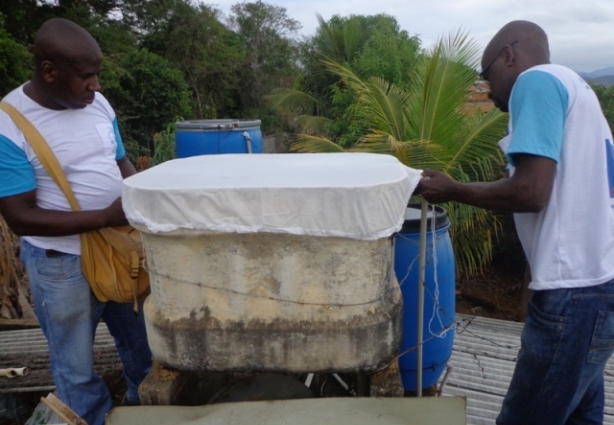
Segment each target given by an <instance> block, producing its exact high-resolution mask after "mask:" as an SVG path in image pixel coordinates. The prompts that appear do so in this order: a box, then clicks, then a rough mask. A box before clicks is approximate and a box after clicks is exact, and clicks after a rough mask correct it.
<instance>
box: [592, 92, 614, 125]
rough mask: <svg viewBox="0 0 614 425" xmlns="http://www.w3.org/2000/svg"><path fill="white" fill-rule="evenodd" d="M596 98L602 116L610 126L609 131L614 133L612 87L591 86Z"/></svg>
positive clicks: (613, 97)
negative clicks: (601, 110) (599, 104)
mask: <svg viewBox="0 0 614 425" xmlns="http://www.w3.org/2000/svg"><path fill="white" fill-rule="evenodd" d="M593 89H594V90H595V94H596V95H597V98H599V102H600V103H601V108H602V109H603V114H604V115H605V118H606V119H607V120H608V123H609V124H610V129H612V131H614V85H613V86H610V87H604V86H602V85H598V86H593Z"/></svg>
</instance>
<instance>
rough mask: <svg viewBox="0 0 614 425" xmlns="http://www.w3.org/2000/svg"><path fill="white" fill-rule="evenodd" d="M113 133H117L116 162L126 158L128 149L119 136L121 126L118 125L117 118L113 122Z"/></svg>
mask: <svg viewBox="0 0 614 425" xmlns="http://www.w3.org/2000/svg"><path fill="white" fill-rule="evenodd" d="M113 131H114V132H115V141H116V142H117V151H116V152H115V160H116V161H119V160H120V159H122V158H123V157H125V156H126V148H124V142H123V141H122V136H121V135H120V134H119V126H118V125H117V117H115V119H114V120H113Z"/></svg>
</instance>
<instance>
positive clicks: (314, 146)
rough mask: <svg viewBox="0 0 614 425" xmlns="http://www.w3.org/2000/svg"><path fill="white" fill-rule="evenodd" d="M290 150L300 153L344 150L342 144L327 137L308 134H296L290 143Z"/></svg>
mask: <svg viewBox="0 0 614 425" xmlns="http://www.w3.org/2000/svg"><path fill="white" fill-rule="evenodd" d="M290 150H291V151H293V152H299V153H315V152H343V151H344V149H343V148H342V147H341V146H339V145H338V144H336V143H335V142H333V141H331V140H329V139H327V138H325V137H317V136H311V135H308V134H297V135H295V136H294V138H293V140H292V142H291V144H290Z"/></svg>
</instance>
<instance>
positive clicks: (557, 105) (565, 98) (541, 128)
mask: <svg viewBox="0 0 614 425" xmlns="http://www.w3.org/2000/svg"><path fill="white" fill-rule="evenodd" d="M568 103H569V93H568V92H567V89H566V88H565V86H564V85H563V83H562V82H561V81H560V80H559V79H558V78H556V77H555V76H554V75H552V74H550V73H548V72H544V71H540V70H534V71H528V72H526V73H524V74H522V75H521V76H520V77H518V79H517V80H516V83H515V84H514V90H513V92H512V98H511V110H510V116H511V124H512V140H511V142H510V146H509V149H508V151H507V158H508V161H510V163H511V164H512V165H514V155H515V154H530V155H537V156H543V157H546V158H550V159H553V160H554V161H556V162H558V161H559V159H560V156H561V149H562V146H563V129H564V127H565V118H566V115H567V105H568Z"/></svg>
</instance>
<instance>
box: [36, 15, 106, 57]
mask: <svg viewBox="0 0 614 425" xmlns="http://www.w3.org/2000/svg"><path fill="white" fill-rule="evenodd" d="M101 57H102V53H101V51H100V48H99V47H98V43H96V40H94V37H92V36H91V35H90V33H89V32H87V31H86V30H85V29H84V28H83V27H81V26H79V25H77V24H75V23H74V22H72V21H69V20H67V19H61V18H53V19H50V20H48V21H47V22H45V23H44V24H43V25H42V26H41V27H40V29H39V30H38V32H37V33H36V36H35V37H34V60H35V64H36V68H39V67H40V65H41V64H42V63H43V62H44V61H49V62H52V63H54V64H55V65H56V66H62V65H72V64H74V63H78V62H80V61H86V62H87V61H92V60H100V58H101Z"/></svg>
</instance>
